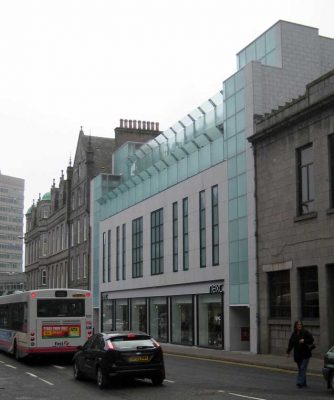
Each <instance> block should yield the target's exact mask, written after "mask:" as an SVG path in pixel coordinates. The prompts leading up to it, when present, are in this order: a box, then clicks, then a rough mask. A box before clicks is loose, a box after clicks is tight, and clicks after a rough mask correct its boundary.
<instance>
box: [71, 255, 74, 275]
mask: <svg viewBox="0 0 334 400" xmlns="http://www.w3.org/2000/svg"><path fill="white" fill-rule="evenodd" d="M71 281H74V260H73V257H71Z"/></svg>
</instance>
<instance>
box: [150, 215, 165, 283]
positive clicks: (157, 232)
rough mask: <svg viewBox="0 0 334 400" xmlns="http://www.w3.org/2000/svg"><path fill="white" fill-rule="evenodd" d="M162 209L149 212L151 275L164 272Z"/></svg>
mask: <svg viewBox="0 0 334 400" xmlns="http://www.w3.org/2000/svg"><path fill="white" fill-rule="evenodd" d="M163 228H164V214H163V209H162V208H160V209H159V210H157V211H153V212H152V213H151V275H157V274H162V273H163V272H164V232H163Z"/></svg>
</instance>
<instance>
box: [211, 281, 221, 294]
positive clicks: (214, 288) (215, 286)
mask: <svg viewBox="0 0 334 400" xmlns="http://www.w3.org/2000/svg"><path fill="white" fill-rule="evenodd" d="M223 289H224V283H213V284H212V285H210V286H209V293H210V294H216V293H223Z"/></svg>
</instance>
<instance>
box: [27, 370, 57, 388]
mask: <svg viewBox="0 0 334 400" xmlns="http://www.w3.org/2000/svg"><path fill="white" fill-rule="evenodd" d="M26 374H27V375H29V376H31V377H32V378H37V379H39V380H40V381H42V382H44V383H47V384H48V385H50V386H54V384H53V383H51V382H49V381H46V380H45V379H42V378H40V377H39V376H37V375H35V374H32V373H31V372H26Z"/></svg>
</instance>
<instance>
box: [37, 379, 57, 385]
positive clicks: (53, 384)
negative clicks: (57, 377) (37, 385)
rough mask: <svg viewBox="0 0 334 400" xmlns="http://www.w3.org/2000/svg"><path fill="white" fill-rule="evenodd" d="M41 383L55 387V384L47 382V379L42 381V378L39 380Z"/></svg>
mask: <svg viewBox="0 0 334 400" xmlns="http://www.w3.org/2000/svg"><path fill="white" fill-rule="evenodd" d="M38 379H39V380H40V381H42V382H45V383H47V384H48V385H50V386H54V384H53V383H51V382H49V381H46V380H45V379H42V378H38Z"/></svg>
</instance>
